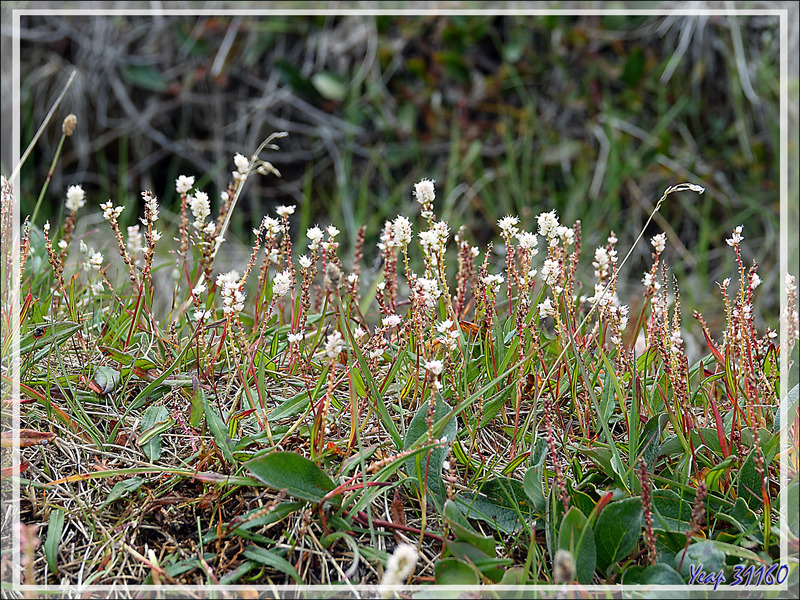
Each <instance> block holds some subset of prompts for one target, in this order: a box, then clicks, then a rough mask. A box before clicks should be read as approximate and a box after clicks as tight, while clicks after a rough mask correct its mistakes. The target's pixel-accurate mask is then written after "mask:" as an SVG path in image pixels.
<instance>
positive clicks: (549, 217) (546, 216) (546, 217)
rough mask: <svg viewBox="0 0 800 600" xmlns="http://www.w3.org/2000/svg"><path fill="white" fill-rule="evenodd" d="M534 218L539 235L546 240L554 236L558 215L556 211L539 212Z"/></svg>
mask: <svg viewBox="0 0 800 600" xmlns="http://www.w3.org/2000/svg"><path fill="white" fill-rule="evenodd" d="M536 220H537V221H538V223H539V235H541V236H542V237H543V238H547V239H548V240H550V239H553V238H555V236H556V230H557V229H558V225H559V224H558V217H557V216H556V211H555V210H551V211H550V212H546V213H541V214H540V215H539V216H538V217H536Z"/></svg>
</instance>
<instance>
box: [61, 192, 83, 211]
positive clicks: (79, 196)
mask: <svg viewBox="0 0 800 600" xmlns="http://www.w3.org/2000/svg"><path fill="white" fill-rule="evenodd" d="M85 204H86V193H85V192H84V191H83V188H82V187H81V186H79V185H71V186H69V187H68V188H67V202H66V206H67V210H68V211H70V212H77V210H78V209H79V208H82V207H83V206H84V205H85Z"/></svg>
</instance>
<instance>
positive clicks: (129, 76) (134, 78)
mask: <svg viewBox="0 0 800 600" xmlns="http://www.w3.org/2000/svg"><path fill="white" fill-rule="evenodd" d="M122 78H123V79H124V80H125V81H127V82H128V83H130V84H133V85H135V86H137V87H140V88H144V89H146V90H150V91H152V92H163V91H164V90H166V89H167V82H166V80H165V79H164V76H163V75H161V73H159V72H158V71H157V70H156V69H154V68H153V67H150V66H147V65H131V66H128V67H125V68H124V69H122Z"/></svg>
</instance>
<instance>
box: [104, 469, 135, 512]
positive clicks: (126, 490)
mask: <svg viewBox="0 0 800 600" xmlns="http://www.w3.org/2000/svg"><path fill="white" fill-rule="evenodd" d="M142 484H144V479H142V478H141V477H131V478H130V479H124V480H122V481H118V482H117V483H116V484H115V485H114V487H113V488H111V491H110V492H109V493H108V497H106V499H105V501H104V502H103V503H102V504H101V505H100V508H104V507H105V506H106V505H107V504H111V503H112V502H114V500H119V499H120V498H122V497H123V496H125V495H127V494H130V493H131V492H135V491H136V490H138V489H139V488H140V487H142ZM98 510H99V509H98Z"/></svg>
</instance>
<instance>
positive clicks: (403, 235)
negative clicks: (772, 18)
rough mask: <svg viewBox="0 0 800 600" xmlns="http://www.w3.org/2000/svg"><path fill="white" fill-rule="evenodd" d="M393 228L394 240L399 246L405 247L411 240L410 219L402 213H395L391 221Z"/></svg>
mask: <svg viewBox="0 0 800 600" xmlns="http://www.w3.org/2000/svg"><path fill="white" fill-rule="evenodd" d="M393 229H394V241H395V242H396V243H397V245H398V246H400V247H401V248H405V247H406V246H407V245H408V244H409V243H410V242H411V237H412V231H411V221H409V220H408V219H407V218H405V217H404V216H402V215H397V218H396V219H395V220H394V223H393Z"/></svg>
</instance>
